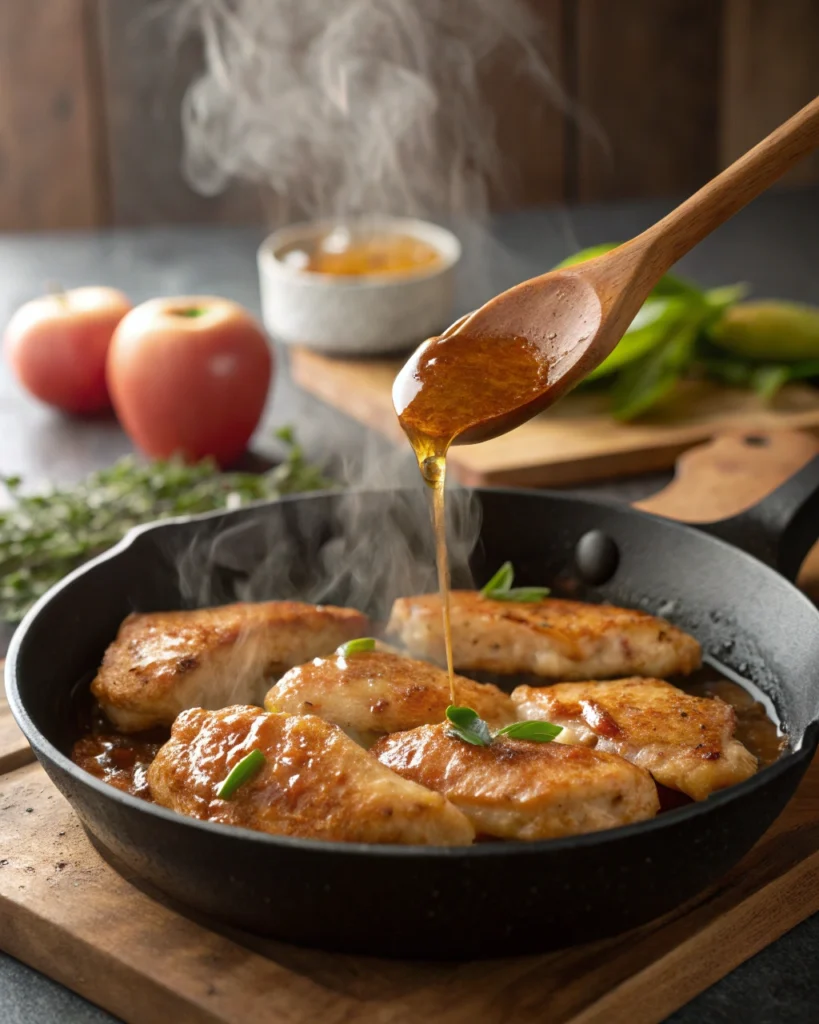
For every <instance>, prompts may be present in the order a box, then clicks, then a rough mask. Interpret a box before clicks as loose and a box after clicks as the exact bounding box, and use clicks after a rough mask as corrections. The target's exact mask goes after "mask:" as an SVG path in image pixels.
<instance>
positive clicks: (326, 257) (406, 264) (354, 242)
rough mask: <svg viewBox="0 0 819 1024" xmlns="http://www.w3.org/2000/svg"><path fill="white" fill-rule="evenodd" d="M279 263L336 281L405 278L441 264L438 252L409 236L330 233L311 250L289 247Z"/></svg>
mask: <svg viewBox="0 0 819 1024" xmlns="http://www.w3.org/2000/svg"><path fill="white" fill-rule="evenodd" d="M280 259H282V260H283V261H284V262H285V263H287V264H288V265H290V266H293V267H296V268H297V269H299V270H305V271H307V272H309V273H313V274H332V275H334V276H338V277H369V276H372V275H376V276H380V275H388V274H407V273H412V272H413V271H420V270H426V269H431V268H432V267H434V266H435V265H436V264H438V263H440V262H441V254H440V253H439V252H438V250H437V249H436V248H435V247H434V246H432V245H430V244H429V242H425V241H423V240H422V239H420V238H414V237H413V236H412V235H395V234H384V233H372V234H370V233H368V234H355V233H351V232H348V231H345V230H343V229H340V230H338V231H332V232H330V233H329V234H327V235H325V236H324V237H323V238H320V239H318V241H317V242H315V243H313V244H312V245H311V246H293V247H291V248H290V249H288V250H286V251H285V252H284V253H282V254H281V256H280Z"/></svg>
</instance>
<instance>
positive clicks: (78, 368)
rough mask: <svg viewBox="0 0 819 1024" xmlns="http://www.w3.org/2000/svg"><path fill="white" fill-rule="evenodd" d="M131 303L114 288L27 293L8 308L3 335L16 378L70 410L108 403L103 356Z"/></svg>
mask: <svg viewBox="0 0 819 1024" xmlns="http://www.w3.org/2000/svg"><path fill="white" fill-rule="evenodd" d="M130 308H131V303H130V302H129V301H128V298H127V297H126V296H125V295H123V294H122V292H118V291H117V290H116V289H115V288H74V289H72V290H71V291H67V292H55V293H54V294H52V295H45V296H43V297H42V298H40V299H33V300H32V301H31V302H27V303H26V304H25V305H24V306H21V307H20V309H18V310H17V312H16V313H15V314H14V316H13V317H12V318H11V320H10V321H9V325H8V327H7V328H6V333H5V337H4V346H5V351H6V358H7V359H8V361H9V364H10V365H11V368H12V370H13V371H14V373H15V374H16V375H17V378H18V379H19V381H20V383H21V384H22V385H23V387H25V388H26V389H27V390H28V391H30V392H31V394H32V395H34V396H36V397H37V398H39V399H40V400H41V401H43V402H47V403H48V404H49V405H54V406H56V407H57V408H58V409H63V410H64V411H65V412H72V413H94V412H100V411H101V410H103V409H107V408H109V407H110V405H111V402H110V400H109V398H108V390H107V388H106V386H105V359H106V355H107V352H108V345H109V343H110V341H111V335H112V334H113V333H114V328H115V327H116V326H117V324H118V323H119V322H120V320H121V319H122V318H123V317H124V316H125V314H126V313H127V312H128V310H129V309H130Z"/></svg>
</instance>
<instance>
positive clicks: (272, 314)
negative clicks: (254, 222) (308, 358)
mask: <svg viewBox="0 0 819 1024" xmlns="http://www.w3.org/2000/svg"><path fill="white" fill-rule="evenodd" d="M362 223H365V222H364V221H363V220H358V221H356V220H347V221H345V222H344V225H345V226H349V227H355V226H357V225H360V224H362ZM338 224H339V222H338V221H332V222H331V221H309V222H306V223H303V224H291V225H289V226H288V227H286V228H282V229H281V230H279V231H275V232H274V233H273V234H272V235H270V236H269V237H268V238H266V239H265V240H264V242H262V244H261V246H260V247H259V252H258V265H259V284H260V287H261V293H262V313H263V317H264V322H265V326H266V327H267V329H268V331H270V333H271V334H272V335H273V336H274V337H275V338H278V339H279V340H280V341H283V342H285V344H288V345H304V346H306V347H307V348H312V349H315V350H317V351H319V352H326V353H329V354H335V355H378V354H386V353H389V352H400V351H402V350H405V349H409V348H412V347H413V346H415V345H417V344H419V343H420V342H422V341H424V340H425V339H426V338H429V337H432V336H433V335H435V334H440V333H441V331H443V330H444V329H445V328H446V327H448V326H449V324H450V322H451V320H452V304H453V296H454V284H455V280H454V279H455V266H456V264H457V262H458V260H459V259H460V257H461V243H460V242H459V241H458V239H457V238H456V237H455V235H453V234H452V232H451V231H447V230H446V229H445V228H442V227H439V226H438V225H437V224H430V223H428V222H427V221H422V220H412V219H410V218H404V217H378V218H374V217H370V218H367V219H366V226H367V227H368V228H370V229H372V230H375V231H377V232H378V233H379V234H380V233H389V234H399V235H410V236H411V237H413V238H418V239H420V240H421V241H424V242H427V243H428V244H429V245H431V246H433V248H435V249H437V250H438V252H439V253H440V255H441V259H440V261H439V262H437V263H435V264H434V265H433V266H431V267H430V268H429V270H423V269H421V270H418V271H415V272H408V273H407V274H405V275H404V274H390V275H383V276H379V275H372V276H360V277H354V276H340V275H332V274H317V273H314V272H309V271H304V270H301V269H299V268H297V267H294V266H292V265H290V264H288V263H286V262H284V261H283V260H282V259H281V258H279V257H280V256H281V255H282V254H283V253H284V252H286V251H287V250H288V249H290V248H292V247H294V246H295V245H297V244H298V243H300V242H307V243H309V242H312V241H314V240H315V239H316V238H319V237H321V236H322V235H325V234H326V233H327V232H328V231H330V230H332V229H333V228H334V227H337V226H338Z"/></svg>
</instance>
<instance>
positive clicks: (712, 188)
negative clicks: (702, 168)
mask: <svg viewBox="0 0 819 1024" xmlns="http://www.w3.org/2000/svg"><path fill="white" fill-rule="evenodd" d="M816 146H819V96H817V97H816V99H814V100H811V102H810V103H808V105H807V106H805V107H803V108H802V109H801V110H800V111H799V112H798V113H796V114H794V115H793V117H792V118H790V119H789V120H788V121H786V122H785V123H784V124H782V125H780V126H779V127H778V128H777V129H776V130H775V131H773V132H771V134H770V135H768V136H767V138H764V139H763V140H762V141H761V142H759V143H757V145H756V146H754V148H753V149H750V150H748V152H747V153H745V155H744V156H741V157H740V158H739V159H738V160H736V161H735V162H734V163H732V164H731V166H730V167H727V168H726V169H725V170H724V171H722V173H720V174H718V175H717V176H716V178H712V180H711V181H709V182H708V184H707V185H703V187H702V188H701V189H700V190H699V191H698V192H695V193H694V195H693V196H691V197H690V198H689V199H686V201H685V202H684V203H682V204H681V205H680V206H678V207H677V208H676V209H675V210H672V211H671V213H669V214H668V216H666V217H664V218H663V219H662V220H660V221H658V222H657V223H656V224H654V225H653V226H652V227H650V228H649V229H648V230H647V231H644V232H643V233H642V234H641V235H638V236H637V237H636V238H634V239H633V240H632V241H631V242H630V243H627V244H628V245H633V246H634V247H635V249H638V248H639V249H644V250H649V251H650V253H651V257H652V259H651V271H652V277H654V280H655V281H656V280H659V278H660V277H662V275H663V274H664V273H665V272H666V271H667V270H668V268H669V267H670V266H672V264H674V263H676V262H677V260H678V259H679V258H680V257H681V256H683V255H685V253H687V252H688V251H689V249H693V248H694V246H695V245H696V244H697V242H700V241H702V239H703V238H705V236H706V235H708V234H709V233H710V232H711V231H713V230H714V228H716V227H719V225H720V224H722V223H723V222H724V221H726V220H728V219H729V218H730V217H733V215H734V214H735V213H737V212H738V211H739V210H741V209H742V207H743V206H745V205H746V204H747V203H749V202H750V201H751V200H752V199H754V198H755V197H756V196H758V195H759V194H760V192H764V191H765V189H766V188H768V187H769V186H770V185H772V184H773V183H774V182H775V181H776V180H777V178H780V177H781V176H782V175H783V174H784V173H785V172H786V171H787V170H789V169H790V168H791V167H793V165H794V164H795V163H797V162H798V161H799V160H801V159H802V157H804V156H806V155H807V154H808V153H810V151H811V150H812V149H815V148H816ZM655 272H656V277H655V276H654V275H655Z"/></svg>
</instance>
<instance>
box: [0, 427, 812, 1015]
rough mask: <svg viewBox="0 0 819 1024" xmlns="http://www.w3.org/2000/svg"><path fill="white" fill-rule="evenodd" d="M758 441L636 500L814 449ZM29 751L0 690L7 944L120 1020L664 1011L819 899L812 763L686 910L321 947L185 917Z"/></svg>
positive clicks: (734, 491) (789, 438)
mask: <svg viewBox="0 0 819 1024" xmlns="http://www.w3.org/2000/svg"><path fill="white" fill-rule="evenodd" d="M767 440H768V443H767V444H766V445H765V446H764V447H763V448H761V449H760V448H750V447H749V446H747V445H745V444H744V440H743V437H742V435H732V436H727V437H722V438H720V439H718V440H717V441H715V442H714V443H712V444H711V445H708V446H705V447H703V448H702V449H699V450H697V451H696V452H691V453H689V454H688V455H687V456H686V458H685V460H684V461H683V462H682V463H681V465H680V467H679V471H678V476H677V480H676V482H675V483H674V484H672V485H671V486H670V487H669V488H667V490H666V491H665V492H663V494H662V495H658V496H655V497H654V498H653V499H650V501H649V502H646V503H645V504H646V505H650V506H651V508H652V510H653V511H655V512H658V513H660V514H667V515H670V516H674V517H679V518H698V519H700V520H702V519H709V518H716V517H717V516H719V515H726V514H730V513H731V512H733V511H736V509H737V507H742V506H743V505H747V504H750V503H751V502H752V501H754V500H757V499H758V498H759V497H760V496H761V494H763V493H765V492H767V491H768V490H770V489H771V488H772V487H774V486H776V485H777V484H778V483H780V482H781V480H782V479H783V478H784V477H786V476H788V475H790V474H791V473H792V472H794V471H795V470H796V469H798V468H799V466H800V465H802V464H803V463H804V462H805V461H807V459H808V458H810V457H811V456H812V455H813V454H814V453H815V452H816V450H817V448H819V444H817V442H816V441H815V440H814V439H813V438H810V437H806V436H804V435H785V434H780V435H772V436H771V437H770V438H768V439H767ZM32 761H33V758H32V754H31V751H30V750H29V748H28V746H27V744H26V742H25V740H24V739H23V737H22V735H21V734H20V733H19V731H18V730H17V728H16V726H15V725H14V722H13V721H12V720H11V716H10V713H9V711H8V707H7V706H6V705H5V703H4V702H0V815H2V817H0V822H2V828H1V829H0V948H2V949H4V950H6V951H7V952H8V953H11V954H12V955H14V956H16V957H18V958H19V959H21V960H23V961H24V962H26V963H28V964H30V965H31V966H33V967H35V968H37V969H38V970H41V971H43V972H44V973H46V974H48V975H49V976H50V977H52V978H54V979H55V980H57V981H59V982H61V983H62V984H64V985H67V986H68V987H69V988H71V989H73V990H74V991H76V992H78V993H80V994H81V995H83V996H85V997H86V998H88V999H90V1000H91V1001H92V1002H95V1003H97V1004H98V1005H100V1006H103V1007H104V1008H105V1009H107V1010H109V1011H110V1012H111V1013H113V1014H116V1015H117V1016H118V1017H121V1018H122V1019H123V1020H125V1021H127V1022H128V1024H155V1022H157V1021H173V1022H174V1024H220V1022H222V1024H247V1022H248V1021H252V1022H254V1024H279V1022H282V1024H285V1022H287V1024H302V1022H307V1021H310V1022H313V1021H316V1022H321V1024H358V1022H360V1024H416V1022H417V1021H420V1020H423V1021H425V1022H428V1024H475V1022H480V1024H658V1022H660V1021H662V1020H664V1019H665V1018H666V1017H667V1016H668V1015H669V1014H670V1013H672V1012H673V1011H674V1010H676V1009H678V1008H679V1007H680V1006H682V1005H684V1004H685V1003H686V1002H688V1001H689V1000H690V999H692V998H693V997H694V996H695V995H697V994H698V993H699V992H702V991H703V990H704V989H705V988H707V987H708V986H709V985H712V984H713V983H714V982H715V981H718V980H719V979H720V978H722V977H723V976H724V975H725V974H727V973H728V972H729V971H730V970H732V969H733V968H734V967H736V966H738V965H739V964H740V963H742V962H743V961H744V960H746V959H747V958H748V957H750V956H753V955H754V954H755V953H756V952H758V951H759V950H760V949H763V948H764V947H765V946H766V945H768V944H769V943H770V942H773V941H774V940H775V939H777V938H778V937H779V936H781V935H782V934H784V933H785V932H786V931H788V930H789V929H791V928H793V927H794V926H795V925H796V924H798V923H799V922H800V921H803V920H804V919H805V918H807V917H809V916H810V915H811V914H813V913H816V912H817V911H819V760H818V761H815V762H814V763H813V765H812V766H811V767H810V769H809V770H808V773H807V775H806V776H805V779H804V780H803V782H802V785H801V786H800V788H799V790H798V792H797V794H796V796H795V797H794V799H793V800H792V801H791V803H790V804H789V805H788V807H787V809H786V811H785V812H784V814H783V815H782V816H781V817H780V819H779V820H778V821H777V822H776V823H775V824H774V825H773V826H772V828H771V829H770V830H769V831H768V832H767V833H766V835H765V836H764V837H763V838H762V840H760V842H759V843H758V844H757V846H756V847H754V849H753V850H752V851H751V852H750V853H749V854H748V856H747V857H746V858H745V859H744V860H743V861H742V862H741V863H740V864H739V865H738V866H737V867H736V868H735V869H734V870H733V871H732V872H730V874H728V875H727V876H726V877H725V878H723V879H722V880H721V881H720V882H719V883H718V884H717V885H716V886H714V887H713V888H712V889H711V890H709V891H708V892H706V893H704V894H702V895H701V896H699V897H697V898H696V899H695V900H692V901H691V902H690V903H689V904H688V905H686V906H685V907H682V908H680V909H679V910H677V911H675V912H674V913H672V914H669V915H667V916H666V917H664V918H662V919H660V920H658V921H655V922H652V923H651V924H649V925H647V926H645V927H643V928H640V929H637V930H635V931H633V932H629V933H627V934H625V935H622V936H618V937H616V938H614V939H610V940H606V941H605V942H598V943H594V944H591V945H586V946H581V947H575V948H574V949H570V950H565V951H562V952H558V953H551V954H548V955H541V956H530V957H516V958H513V959H507V960H502V961H491V962H484V963H463V964H414V963H407V962H397V961H393V962H391V961H382V960H376V959H370V958H364V957H352V956H343V955H337V954H327V953H320V952H316V951H311V950H305V949H298V948H295V947H293V946H288V945H286V944H284V943H279V942H273V941H270V940H265V939H260V938H258V937H255V936H251V935H247V934H244V933H240V932H238V931H236V930H233V929H227V928H224V927H220V926H219V925H217V924H216V923H215V922H212V921H208V920H205V919H203V918H201V917H195V916H193V915H191V914H189V913H187V912H185V911H184V910H183V909H182V908H180V907H178V906H175V905H174V904H173V903H172V902H171V901H170V900H168V899H167V898H165V897H164V896H163V895H162V894H161V893H158V892H156V891H154V890H151V889H149V888H147V887H146V886H145V885H144V883H142V882H140V881H139V879H137V878H136V877H135V876H134V875H133V874H132V873H130V872H129V871H128V870H127V869H121V870H120V871H117V870H115V867H114V866H112V865H111V864H110V863H109V862H108V861H107V860H106V859H105V857H104V856H103V855H102V853H101V852H100V851H99V850H98V849H97V848H96V847H95V846H94V845H93V844H92V843H91V841H90V840H89V838H88V836H87V835H86V833H85V832H84V831H83V829H82V827H81V825H80V824H79V822H78V820H77V818H76V817H75V816H74V814H73V812H72V810H71V808H70V806H69V805H68V803H67V802H66V801H65V800H64V799H63V797H62V796H60V794H59V793H58V792H57V790H56V789H55V788H54V786H53V785H52V784H51V782H50V781H49V780H48V778H47V776H46V774H45V772H44V771H43V769H42V768H41V767H40V766H39V765H38V764H36V763H31V762H32ZM510 886H512V887H513V886H514V880H512V879H510Z"/></svg>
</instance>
